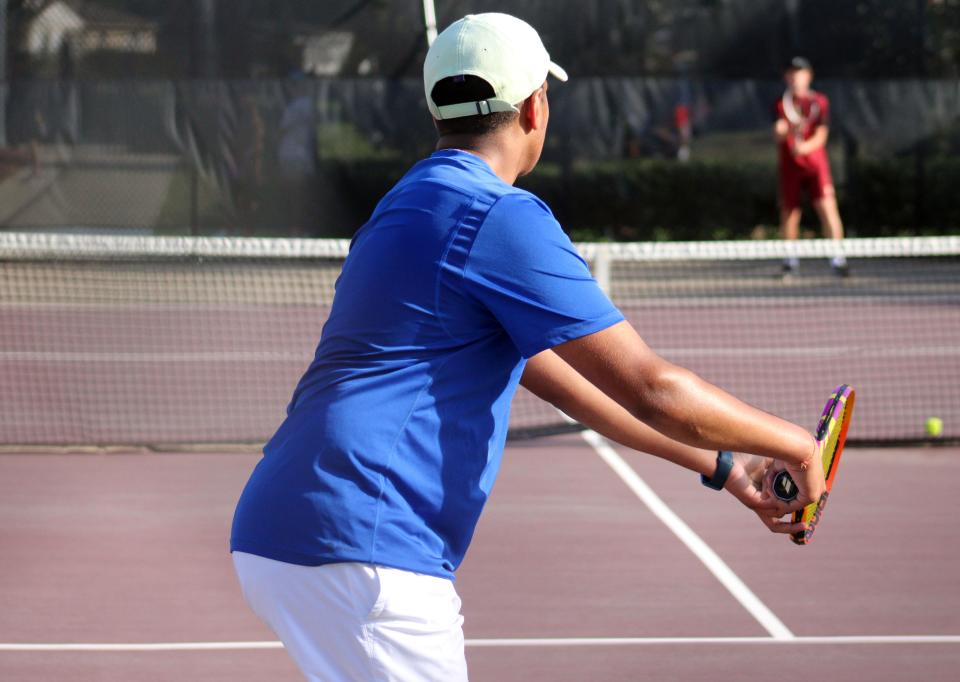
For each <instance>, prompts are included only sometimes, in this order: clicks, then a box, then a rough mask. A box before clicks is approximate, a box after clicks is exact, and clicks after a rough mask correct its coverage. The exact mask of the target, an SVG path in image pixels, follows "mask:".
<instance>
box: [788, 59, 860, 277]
mask: <svg viewBox="0 0 960 682" xmlns="http://www.w3.org/2000/svg"><path fill="white" fill-rule="evenodd" d="M783 78H784V81H786V84H787V89H786V91H785V92H784V93H783V96H782V97H781V98H780V99H779V100H777V103H776V106H775V112H776V123H775V124H774V133H775V134H776V138H777V143H778V147H779V175H780V230H781V234H782V236H783V238H784V239H796V238H797V236H798V232H799V228H800V199H801V192H802V190H804V189H805V190H806V192H807V194H808V195H809V197H810V200H811V202H813V208H814V210H815V211H816V212H817V216H818V217H819V218H820V225H821V226H822V228H823V234H824V236H825V237H827V238H829V239H843V222H842V221H841V220H840V211H839V209H838V208H837V197H836V192H835V191H834V188H833V178H832V176H831V175H830V161H829V159H828V158H827V138H828V137H829V135H830V101H829V100H828V99H827V97H826V95H823V94H821V93H819V92H816V91H815V90H812V89H811V88H810V83H811V81H812V80H813V68H812V67H811V66H810V62H808V61H807V60H806V59H804V58H803V57H795V58H794V59H792V60H791V61H790V64H789V65H788V66H787V69H786V71H785V72H784V76H783ZM831 265H832V266H833V271H834V272H835V273H836V274H837V275H839V276H842V277H845V276H847V275H848V274H849V270H848V268H847V262H846V259H845V258H844V257H843V256H842V255H838V256H835V257H834V258H833V259H832V260H831ZM798 269H799V262H798V261H797V259H795V258H791V259H788V260H787V261H786V262H785V263H784V274H785V275H792V274H795V273H796V272H797V270H798Z"/></svg>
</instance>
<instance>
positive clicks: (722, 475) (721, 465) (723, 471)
mask: <svg viewBox="0 0 960 682" xmlns="http://www.w3.org/2000/svg"><path fill="white" fill-rule="evenodd" d="M731 469H733V453H732V452H730V451H728V450H720V451H719V452H717V469H716V471H714V472H713V476H712V477H710V478H707V477H706V476H704V475H703V474H700V482H701V483H703V484H704V485H705V486H707V487H708V488H713V489H714V490H723V486H724V484H726V482H727V478H728V477H729V476H730V470H731Z"/></svg>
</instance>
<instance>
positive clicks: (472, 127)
mask: <svg viewBox="0 0 960 682" xmlns="http://www.w3.org/2000/svg"><path fill="white" fill-rule="evenodd" d="M495 96H496V93H495V92H494V91H493V86H492V85H490V84H489V83H488V82H487V81H485V80H483V79H482V78H479V77H478V76H452V77H450V78H444V79H443V80H441V81H438V82H437V84H436V85H434V86H433V90H432V91H431V92H430V97H431V98H432V99H433V103H434V104H436V105H437V106H438V107H443V106H447V105H448V104H461V103H463V102H480V101H482V100H485V99H492V98H493V97H495ZM516 118H517V113H516V112H515V111H495V112H493V113H490V114H486V115H485V116H462V117H460V118H448V119H444V120H440V121H437V130H438V131H439V132H440V134H441V135H487V134H489V133H492V132H494V131H496V130H499V129H500V128H503V127H504V126H506V125H508V124H509V123H511V122H513V121H514V120H515V119H516Z"/></svg>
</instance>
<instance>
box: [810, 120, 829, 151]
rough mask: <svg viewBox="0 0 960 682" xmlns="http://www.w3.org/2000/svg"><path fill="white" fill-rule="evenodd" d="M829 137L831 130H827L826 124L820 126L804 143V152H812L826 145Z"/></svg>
mask: <svg viewBox="0 0 960 682" xmlns="http://www.w3.org/2000/svg"><path fill="white" fill-rule="evenodd" d="M829 137H830V131H829V130H827V128H826V126H820V127H819V128H817V130H816V132H815V133H814V134H813V135H812V136H811V137H810V139H809V140H807V141H806V142H804V143H803V153H804V154H810V153H811V152H815V151H816V150H818V149H820V148H821V147H825V146H826V144H827V140H828V139H829Z"/></svg>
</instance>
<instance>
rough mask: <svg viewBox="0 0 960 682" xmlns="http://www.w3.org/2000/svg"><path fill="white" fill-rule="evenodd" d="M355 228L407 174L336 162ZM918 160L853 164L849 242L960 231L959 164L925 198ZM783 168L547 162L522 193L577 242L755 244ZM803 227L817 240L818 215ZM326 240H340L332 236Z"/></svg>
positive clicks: (935, 171) (387, 162)
mask: <svg viewBox="0 0 960 682" xmlns="http://www.w3.org/2000/svg"><path fill="white" fill-rule="evenodd" d="M336 167H337V176H338V177H339V180H340V190H341V191H342V192H344V195H343V197H344V199H345V200H346V199H347V198H349V204H350V207H349V211H348V213H349V214H350V216H351V220H353V221H354V222H352V223H351V222H350V221H349V220H347V221H343V222H342V224H341V225H340V229H339V230H337V231H336V235H337V236H344V235H346V234H349V232H350V231H352V230H353V229H355V228H356V227H359V226H360V225H361V224H362V222H363V220H365V218H366V216H368V215H369V214H370V211H372V210H373V208H374V207H375V206H376V203H377V202H378V201H379V200H380V198H381V197H382V196H383V195H384V194H385V193H386V192H387V191H388V190H389V189H390V187H392V186H393V184H394V183H395V182H396V181H397V180H398V179H399V178H400V176H401V175H403V173H404V172H406V170H407V164H406V162H404V161H401V160H396V159H381V160H370V161H357V162H351V163H344V162H339V163H337V164H336ZM917 168H918V165H917V164H916V163H915V160H914V159H913V158H912V157H908V158H905V159H895V160H879V161H878V160H870V161H858V162H855V163H852V164H851V166H850V169H849V180H848V182H847V184H846V185H845V186H843V187H840V188H839V192H840V197H839V199H840V211H841V214H842V215H843V218H844V221H845V223H846V226H847V229H848V233H849V234H850V235H851V236H859V237H870V236H893V235H910V234H950V233H953V234H956V233H960V204H958V203H957V202H956V200H955V196H956V188H957V187H960V159H957V158H951V157H943V158H932V159H928V160H926V161H925V163H924V164H923V165H922V168H923V173H924V175H923V184H922V192H921V193H919V194H918V191H919V190H920V188H921V185H920V184H918V183H917V181H916V179H917V175H916V173H917ZM776 183H777V180H776V167H775V165H773V164H770V163H763V162H737V161H727V162H722V161H710V162H691V163H686V164H682V163H677V162H675V161H666V160H631V161H622V162H606V163H597V164H582V165H575V166H573V167H572V168H568V169H564V168H562V167H561V166H559V165H556V164H542V165H541V166H539V167H538V168H537V169H536V171H534V172H533V173H532V174H531V175H529V176H527V177H524V178H521V179H520V181H519V182H518V185H519V186H521V187H523V188H525V189H528V190H529V191H531V192H533V193H534V194H536V195H537V196H539V197H540V198H541V199H543V200H544V201H545V202H547V204H548V205H549V206H550V207H551V209H552V210H553V212H554V214H555V215H556V216H557V219H558V220H559V221H560V224H561V225H563V226H564V229H565V230H567V232H569V233H570V234H571V235H572V236H573V238H574V239H576V240H583V241H598V240H600V241H610V240H615V241H667V240H715V239H749V238H754V237H757V236H765V237H772V236H775V235H776V227H775V226H776V224H777V222H778V208H777V200H776V193H777V190H776ZM804 226H805V228H806V229H809V230H812V231H814V232H816V233H819V226H818V224H817V221H816V216H815V215H814V213H813V211H812V210H811V209H810V208H809V207H807V208H806V210H805V211H804ZM324 236H333V235H332V233H330V234H327V233H325V235H324Z"/></svg>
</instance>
